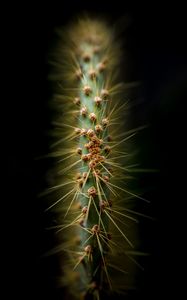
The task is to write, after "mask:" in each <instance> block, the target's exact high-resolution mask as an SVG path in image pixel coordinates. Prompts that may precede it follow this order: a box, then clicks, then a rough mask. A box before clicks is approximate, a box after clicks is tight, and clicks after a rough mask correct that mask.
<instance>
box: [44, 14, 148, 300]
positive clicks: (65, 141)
mask: <svg viewBox="0 0 187 300" xmlns="http://www.w3.org/2000/svg"><path fill="white" fill-rule="evenodd" d="M57 33H58V37H59V38H58V43H57V45H56V47H55V50H54V51H53V52H52V53H51V54H50V63H51V65H52V72H51V74H50V79H51V80H52V82H53V86H54V97H53V100H52V101H53V106H54V108H55V110H56V113H55V117H54V122H53V125H54V130H53V135H54V143H53V145H51V149H52V153H51V154H50V156H52V157H54V159H55V162H56V163H55V167H54V174H55V175H54V178H55V179H54V180H55V184H54V185H53V186H52V187H50V188H49V189H48V190H47V193H48V195H49V206H48V208H47V209H46V211H51V212H52V216H53V218H55V222H56V225H55V226H52V227H51V228H52V229H54V230H55V232H56V233H57V236H58V240H59V246H58V247H57V248H56V249H54V251H53V252H54V253H56V252H59V253H61V254H62V257H63V261H62V280H61V283H62V285H64V286H68V287H69V295H68V299H71V298H72V299H74V298H75V299H76V298H78V299H102V298H103V297H105V296H107V297H108V296H110V295H118V294H121V293H122V294H124V293H128V290H129V289H132V288H134V273H135V272H136V268H137V265H138V262H137V261H136V256H137V255H138V254H139V252H138V251H137V249H138V234H137V223H138V219H137V218H138V217H139V215H140V216H141V213H138V212H137V211H135V210H134V208H133V207H134V204H135V203H136V201H137V200H140V201H142V200H143V201H147V200H145V199H143V198H142V197H141V196H140V195H139V194H138V193H136V192H134V191H133V190H132V189H131V188H130V187H129V180H131V179H132V178H133V172H136V169H135V168H136V166H134V165H133V150H132V148H133V147H132V146H133V139H134V138H135V135H136V134H137V132H138V131H139V130H140V129H142V128H136V129H129V128H128V116H129V104H130V101H128V100H127V99H125V98H126V89H127V85H125V84H123V83H121V80H120V72H119V69H120V65H121V58H122V51H121V45H120V42H119V41H118V39H117V38H116V36H115V32H114V30H113V28H110V27H109V26H108V25H107V23H106V24H105V23H103V22H102V21H99V20H91V19H87V18H84V19H83V20H79V21H77V22H76V23H73V24H72V25H70V26H69V27H68V28H67V29H63V30H58V32H57Z"/></svg>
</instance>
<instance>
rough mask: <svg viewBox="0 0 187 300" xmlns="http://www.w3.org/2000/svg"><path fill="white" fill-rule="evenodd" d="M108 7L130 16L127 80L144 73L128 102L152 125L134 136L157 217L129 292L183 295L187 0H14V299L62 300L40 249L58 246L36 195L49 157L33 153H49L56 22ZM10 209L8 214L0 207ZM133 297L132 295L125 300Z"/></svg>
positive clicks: (147, 228)
mask: <svg viewBox="0 0 187 300" xmlns="http://www.w3.org/2000/svg"><path fill="white" fill-rule="evenodd" d="M82 10H85V11H90V12H92V13H95V14H96V15H97V14H98V13H105V14H106V15H108V16H109V17H110V20H111V22H115V21H117V20H118V19H119V18H120V17H122V16H124V15H128V16H130V17H131V20H132V22H131V24H130V26H129V27H128V29H127V30H126V32H125V33H124V34H123V35H122V39H124V42H125V49H126V51H127V53H128V54H129V59H130V63H132V64H129V66H128V80H129V81H131V80H141V81H142V88H141V89H140V94H139V95H138V96H137V95H136V97H137V103H138V105H136V106H135V107H133V110H132V118H133V120H132V123H133V124H136V123H137V124H149V125H150V126H149V127H148V129H146V130H145V131H143V132H141V133H140V135H139V136H138V137H137V145H138V147H139V148H140V149H141V151H140V152H141V154H140V159H141V161H142V164H143V165H144V166H146V167H151V168H156V169H159V170H160V171H159V172H158V173H156V174H144V175H142V176H141V179H140V184H142V185H143V186H145V187H149V188H148V189H147V192H145V195H144V196H145V197H146V198H148V199H150V200H151V204H150V206H149V208H148V209H147V210H148V213H150V214H151V215H153V216H155V217H156V218H157V220H158V221H157V222H153V223H149V222H147V221H143V222H142V223H141V225H140V233H141V236H142V241H143V244H144V246H145V249H146V251H149V252H150V253H151V256H150V257H149V258H147V259H145V261H144V266H145V271H144V272H142V274H141V276H140V278H139V290H138V291H137V292H135V293H133V294H132V296H131V298H130V296H129V299H139V297H143V298H144V299H158V298H160V297H162V296H165V297H167V299H168V298H169V297H170V296H171V295H173V294H175V295H176V298H177V299H181V296H180V294H181V292H182V287H183V280H184V278H185V276H184V275H183V273H182V271H183V268H184V267H183V264H184V260H185V251H184V246H183V245H184V243H185V237H186V235H185V213H184V212H185V209H184V207H185V201H186V197H185V193H184V189H185V179H184V176H183V172H182V171H183V166H184V158H185V150H184V141H185V137H186V132H185V125H186V124H185V123H186V122H185V120H186V118H185V108H184V106H185V102H186V101H187V98H186V94H187V88H186V81H187V80H186V79H187V62H186V45H185V38H186V20H185V19H186V16H185V9H184V7H182V6H180V3H177V4H171V3H170V4H168V5H166V6H165V7H164V6H163V4H162V5H159V4H158V3H157V4H156V2H155V3H154V2H151V3H150V4H149V5H145V6H143V5H142V3H141V5H140V4H139V5H138V6H137V4H135V3H133V2H131V3H130V4H126V3H125V2H124V3H123V5H122V4H120V2H118V1H114V2H113V3H111V4H110V3H107V1H106V2H105V1H75V3H74V2H72V1H71V2H67V3H65V1H58V2H56V3H55V2H52V1H51V3H50V4H47V3H45V4H43V5H42V4H41V3H40V6H39V5H29V4H28V3H27V4H22V5H20V6H19V5H18V4H16V5H15V6H13V5H10V7H8V9H7V13H6V18H5V20H4V28H5V32H6V34H5V35H6V46H7V53H8V60H7V63H10V66H8V64H7V71H8V72H7V75H6V78H7V83H8V86H7V90H6V97H5V99H6V102H7V104H8V109H7V113H6V114H5V115H6V118H5V122H4V124H5V128H6V131H7V132H6V135H7V140H8V143H6V145H8V147H7V153H8V157H7V161H6V164H7V170H8V177H9V181H8V189H7V193H6V194H7V195H8V200H7V210H6V211H7V213H5V221H4V228H5V229H6V232H7V234H6V242H5V245H6V247H5V249H6V253H7V259H6V260H5V269H6V273H5V275H4V273H3V276H4V277H5V278H6V279H7V280H6V282H7V291H6V294H5V297H3V298H2V299H9V296H8V295H9V292H12V293H13V295H14V297H15V296H16V297H18V299H37V298H39V299H53V300H56V299H63V296H62V291H61V290H60V289H57V288H56V286H55V281H56V280H55V275H56V274H58V271H59V267H58V261H57V258H55V257H50V258H48V259H47V260H46V259H44V258H42V254H43V253H45V251H46V250H48V249H50V248H51V247H52V245H53V242H54V241H53V236H52V234H49V233H46V230H45V226H46V223H47V217H46V215H45V214H44V212H43V211H44V209H45V203H44V202H43V201H41V199H39V198H38V197H37V194H38V193H39V192H40V191H42V189H43V188H44V187H45V184H46V183H45V174H46V172H47V171H48V170H49V168H50V161H46V160H36V159H35V158H36V157H39V156H41V155H43V154H45V153H47V152H48V147H49V146H48V143H49V138H48V135H47V131H48V129H49V128H50V111H49V109H48V104H47V102H48V100H49V98H50V95H51V94H50V93H51V91H50V88H49V84H48V81H47V75H48V70H49V68H48V66H47V59H46V57H47V52H48V49H49V47H50V46H51V43H52V41H53V39H54V35H53V31H54V27H56V26H60V25H65V24H66V23H67V22H68V21H69V20H71V17H73V16H74V15H75V14H76V15H77V14H78V13H79V11H82ZM2 214H4V213H2ZM127 299H128V298H127Z"/></svg>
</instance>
